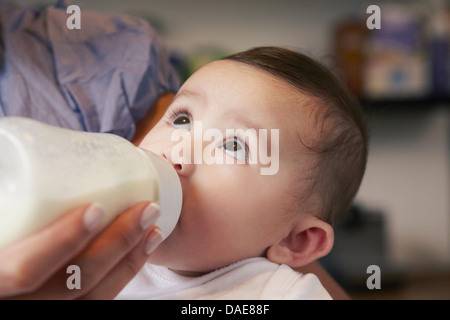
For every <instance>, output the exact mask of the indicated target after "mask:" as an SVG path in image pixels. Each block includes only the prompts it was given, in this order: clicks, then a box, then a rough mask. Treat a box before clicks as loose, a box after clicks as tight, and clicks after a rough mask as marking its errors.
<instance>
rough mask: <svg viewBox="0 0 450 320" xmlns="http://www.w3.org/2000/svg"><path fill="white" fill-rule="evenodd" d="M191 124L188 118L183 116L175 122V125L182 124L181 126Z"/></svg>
mask: <svg viewBox="0 0 450 320" xmlns="http://www.w3.org/2000/svg"><path fill="white" fill-rule="evenodd" d="M189 122H190V121H189V118H188V117H186V116H181V117H178V118H176V119H175V121H174V122H173V124H180V125H182V124H186V123H189Z"/></svg>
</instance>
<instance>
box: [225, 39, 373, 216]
mask: <svg viewBox="0 0 450 320" xmlns="http://www.w3.org/2000/svg"><path fill="white" fill-rule="evenodd" d="M225 59H226V60H232V61H237V62H241V63H245V64H247V65H251V66H254V67H256V68H258V69H260V70H264V71H266V72H268V73H270V74H272V75H273V76H275V77H277V78H279V79H282V80H284V81H286V82H288V83H289V84H291V85H293V86H294V87H295V88H297V89H298V90H299V91H300V92H301V93H302V94H303V95H305V96H307V97H309V98H311V99H310V100H311V101H312V102H313V103H307V104H306V105H305V104H304V103H303V106H304V107H305V108H307V112H308V114H310V115H311V117H312V119H314V125H315V128H316V129H317V130H315V131H316V134H317V137H316V138H315V139H314V140H313V142H309V140H308V142H304V141H302V144H303V145H304V146H305V147H307V148H308V149H309V150H311V151H312V153H313V154H314V155H315V161H314V167H313V169H314V174H315V179H314V180H313V182H312V184H311V186H310V189H311V193H310V194H308V195H307V196H306V198H307V199H305V197H303V198H302V199H300V201H302V202H304V201H309V200H311V199H315V200H314V201H315V206H314V207H315V208H317V209H315V212H316V214H317V216H318V217H319V218H321V219H323V220H324V221H326V222H328V223H330V224H334V222H335V221H336V220H337V219H339V218H341V217H343V216H344V215H345V213H346V212H347V210H348V208H349V207H350V205H351V203H352V201H353V199H354V197H355V195H356V193H357V191H358V189H359V186H360V184H361V180H362V177H363V175H364V171H365V168H366V162H367V153H368V133H367V126H366V121H365V117H364V112H363V111H362V109H361V107H360V105H359V103H358V100H357V99H356V98H355V97H354V96H353V95H352V94H351V93H350V92H349V90H348V89H347V88H346V87H345V86H344V85H343V84H342V83H341V82H340V81H339V80H338V78H337V77H336V76H335V75H334V74H333V73H332V72H331V71H330V70H328V69H327V68H326V67H325V66H323V65H322V64H320V63H319V62H317V61H315V60H314V59H312V58H310V57H308V56H306V55H304V54H301V53H299V52H296V51H292V50H288V49H284V48H279V47H258V48H254V49H250V50H247V51H244V52H240V53H237V54H233V55H231V56H228V57H226V58H225ZM317 210H318V212H317Z"/></svg>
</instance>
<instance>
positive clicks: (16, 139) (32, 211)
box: [0, 117, 182, 248]
mask: <svg viewBox="0 0 450 320" xmlns="http://www.w3.org/2000/svg"><path fill="white" fill-rule="evenodd" d="M139 201H153V202H157V203H158V204H159V206H160V212H161V215H160V218H159V219H158V221H157V222H156V225H158V227H160V228H161V230H162V232H163V235H164V236H165V237H167V236H168V235H169V234H170V233H171V232H172V230H173V229H174V227H175V225H176V223H177V221H178V218H179V215H180V211H181V205H182V190H181V184H180V181H179V179H178V175H177V173H176V171H175V169H174V168H173V166H172V165H171V164H170V163H169V162H168V161H167V160H166V159H164V158H162V157H160V156H158V155H156V154H154V153H152V152H150V151H148V150H144V149H141V148H138V147H135V146H134V145H133V144H132V143H131V142H129V141H128V140H126V139H124V138H122V137H119V136H117V135H113V134H108V133H92V132H81V131H74V130H69V129H63V128H59V127H54V126H50V125H47V124H44V123H41V122H38V121H35V120H32V119H29V118H21V117H6V118H1V119H0V248H2V247H4V246H6V245H8V244H10V243H12V242H14V241H16V240H19V239H20V238H23V237H25V236H26V235H29V234H31V233H33V232H34V231H36V230H38V229H40V228H42V227H44V226H45V225H48V224H49V223H50V222H52V221H53V220H55V219H56V218H57V217H58V216H59V215H61V214H63V213H64V212H66V211H68V210H69V209H71V208H73V207H76V206H77V205H81V204H87V203H92V202H96V203H100V204H101V205H102V206H103V208H104V209H105V211H106V218H105V221H104V226H106V225H107V224H108V223H109V222H111V221H112V220H113V219H114V217H116V216H117V215H118V214H119V213H121V212H123V211H124V210H125V209H127V208H128V207H130V206H132V205H133V204H135V203H136V202H139Z"/></svg>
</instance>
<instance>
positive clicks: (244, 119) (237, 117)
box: [227, 111, 261, 135]
mask: <svg viewBox="0 0 450 320" xmlns="http://www.w3.org/2000/svg"><path fill="white" fill-rule="evenodd" d="M227 115H228V116H230V117H231V118H232V120H234V122H236V123H239V124H242V125H243V126H244V127H245V129H255V130H256V135H258V131H259V129H261V126H260V125H257V124H256V123H255V122H254V121H252V120H251V119H250V118H249V117H248V116H245V115H242V114H240V113H238V112H236V111H232V112H230V113H227ZM236 129H239V128H236ZM240 129H244V128H240Z"/></svg>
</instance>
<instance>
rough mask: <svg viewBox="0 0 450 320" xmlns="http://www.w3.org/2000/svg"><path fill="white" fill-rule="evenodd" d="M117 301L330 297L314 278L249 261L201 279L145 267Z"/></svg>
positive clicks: (152, 266) (155, 267) (275, 265)
mask: <svg viewBox="0 0 450 320" xmlns="http://www.w3.org/2000/svg"><path fill="white" fill-rule="evenodd" d="M115 299H118V300H149V299H183V300H184V299H185V300H192V299H202V300H207V299H208V300H210V299H223V300H230V299H233V300H244V299H245V300H274V299H285V300H294V299H295V300H299V299H301V300H307V299H314V300H324V299H331V296H330V295H329V294H328V292H327V291H326V290H325V288H324V287H323V286H322V284H321V283H320V281H319V279H318V278H317V277H316V276H315V275H313V274H306V275H304V274H302V273H299V272H296V271H294V270H292V269H291V268H290V267H288V266H286V265H278V264H275V263H272V262H270V261H269V260H267V259H265V258H249V259H245V260H242V261H239V262H236V263H234V264H231V265H229V266H227V267H224V268H221V269H218V270H216V271H213V272H211V273H208V274H205V275H203V276H200V277H186V276H181V275H179V274H176V273H174V272H173V271H171V270H169V269H168V268H166V267H161V266H156V265H152V264H149V263H146V264H145V265H144V267H143V268H142V269H141V270H140V271H139V273H138V274H137V275H136V276H135V277H134V278H133V279H132V280H131V281H130V282H129V283H128V285H127V286H126V287H125V288H124V289H123V290H122V291H121V292H120V293H119V294H118V295H117V297H116V298H115Z"/></svg>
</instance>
